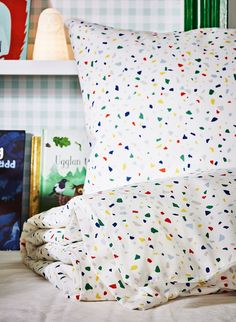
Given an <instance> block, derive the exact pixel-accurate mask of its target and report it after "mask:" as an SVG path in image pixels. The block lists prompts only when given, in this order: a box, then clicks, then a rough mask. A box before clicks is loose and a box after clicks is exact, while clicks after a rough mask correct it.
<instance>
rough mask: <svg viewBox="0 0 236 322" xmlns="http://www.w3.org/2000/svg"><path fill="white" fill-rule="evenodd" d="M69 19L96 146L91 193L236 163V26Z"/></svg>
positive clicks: (88, 187)
mask: <svg viewBox="0 0 236 322" xmlns="http://www.w3.org/2000/svg"><path fill="white" fill-rule="evenodd" d="M68 26H69V31H70V38H71V42H72V45H73V50H74V55H75V59H76V62H77V66H78V73H79V80H80V84H81V89H82V95H83V102H84V107H85V114H86V126H87V130H88V133H89V139H90V145H91V154H90V159H89V163H88V169H87V171H88V172H87V178H86V184H85V192H86V193H92V192H97V191H100V190H101V191H102V190H104V189H110V188H114V187H119V186H122V185H124V184H129V183H137V182H143V181H148V180H154V179H157V178H164V177H175V176H181V175H186V174H189V173H192V172H194V171H196V170H198V169H201V170H209V171H211V170H214V169H217V168H221V169H227V168H230V167H233V166H234V165H235V162H236V157H235V155H236V154H235V151H236V143H235V142H236V109H235V101H236V90H235V88H236V87H235V80H236V69H235V56H236V31H235V30H233V29H228V30H227V29H217V28H213V29H200V30H199V29H198V30H191V31H189V32H174V33H163V34H158V33H150V32H137V31H127V30H118V29H113V28H111V27H106V26H101V25H97V24H92V23H86V22H83V21H80V20H70V21H69V23H68Z"/></svg>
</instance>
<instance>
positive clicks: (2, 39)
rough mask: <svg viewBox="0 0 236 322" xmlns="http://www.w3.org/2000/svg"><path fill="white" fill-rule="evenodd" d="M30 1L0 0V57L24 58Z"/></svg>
mask: <svg viewBox="0 0 236 322" xmlns="http://www.w3.org/2000/svg"><path fill="white" fill-rule="evenodd" d="M30 2H31V0H18V1H15V0H1V1H0V59H6V60H10V59H26V56H27V47H28V33H29V18H30Z"/></svg>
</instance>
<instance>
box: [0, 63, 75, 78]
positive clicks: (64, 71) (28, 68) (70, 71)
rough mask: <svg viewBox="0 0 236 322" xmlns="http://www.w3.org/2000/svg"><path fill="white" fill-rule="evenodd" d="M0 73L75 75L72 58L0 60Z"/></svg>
mask: <svg viewBox="0 0 236 322" xmlns="http://www.w3.org/2000/svg"><path fill="white" fill-rule="evenodd" d="M0 75H77V69H76V63H75V61H74V60H61V61H55V60H0Z"/></svg>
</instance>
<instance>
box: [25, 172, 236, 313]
mask: <svg viewBox="0 0 236 322" xmlns="http://www.w3.org/2000/svg"><path fill="white" fill-rule="evenodd" d="M33 218H34V217H33ZM36 218H37V220H38V223H37V224H34V219H30V220H29V222H28V223H26V224H25V225H24V231H23V233H22V239H21V242H22V252H23V258H24V261H25V263H26V264H27V265H29V266H30V267H31V268H33V269H34V270H35V271H36V272H38V273H41V274H42V275H44V276H45V277H46V278H48V279H49V280H50V281H51V282H52V283H53V284H54V285H57V286H58V287H59V288H61V289H64V290H65V289H66V293H67V295H69V296H72V297H73V298H77V299H79V300H102V299H116V300H117V301H119V302H120V303H121V304H123V305H124V306H126V307H128V308H131V309H147V308H150V307H153V306H156V305H159V304H161V303H165V302H166V301H168V300H169V299H173V298H176V297H177V296H187V295H197V294H208V293H212V292H217V291H220V290H235V289H236V169H230V170H227V171H226V170H217V171H215V172H212V173H201V172H199V173H195V174H193V175H191V176H189V177H183V178H180V177H178V178H174V179H167V180H164V181H155V182H145V183H141V184H140V183H139V184H137V185H131V186H125V187H121V188H119V189H114V190H109V191H104V192H100V193H97V194H92V195H84V196H79V197H75V198H73V199H72V200H71V201H69V202H68V204H67V205H66V206H63V207H58V208H54V209H51V210H50V211H48V212H44V213H42V214H39V215H38V216H37V217H36ZM39 222H40V223H39ZM52 222H53V223H55V222H57V224H58V223H59V222H60V225H64V226H63V227H65V228H66V227H67V225H68V226H70V227H71V226H73V227H76V229H78V232H79V233H78V240H77V241H76V243H75V247H72V246H70V247H68V249H69V252H68V254H67V255H68V258H70V261H68V263H72V264H71V265H67V266H68V267H70V269H71V271H72V272H73V277H71V276H72V275H71V276H70V277H69V274H67V273H66V271H65V269H64V270H62V272H61V273H62V274H61V276H65V277H64V278H63V279H64V280H66V279H68V278H70V287H65V285H63V286H62V285H61V284H60V283H59V281H58V279H57V280H53V278H52V276H54V279H55V276H57V277H58V276H60V275H58V271H57V270H56V265H66V264H64V263H62V261H59V262H52V263H51V264H53V265H54V266H53V267H52V266H51V267H52V268H51V270H50V274H49V273H48V275H47V273H46V268H44V271H43V273H42V270H41V272H40V267H39V266H40V265H41V266H42V262H41V261H42V260H41V259H39V257H40V256H38V254H36V252H35V251H32V252H31V250H30V249H29V248H28V249H27V247H26V245H27V243H28V242H30V241H29V239H28V236H29V235H30V234H29V233H28V232H27V231H28V229H29V228H30V229H32V226H35V230H36V231H37V229H41V228H40V227H43V229H48V228H49V227H48V226H49V225H50V227H51V228H55V227H53V225H54V224H52ZM72 222H73V225H71V223H72ZM29 225H30V226H29ZM57 227H59V226H57ZM79 238H82V241H81V239H79ZM60 241H61V240H60ZM73 241H75V239H73ZM54 244H59V245H60V247H62V244H61V242H59V243H54ZM45 245H47V244H45ZM69 245H73V242H71V244H70V243H69ZM34 247H36V248H37V245H36V243H35V245H34ZM39 247H42V246H39ZM46 247H47V246H46ZM51 258H53V256H52V257H51ZM47 263H48V262H47ZM46 266H47V264H45V267H46ZM67 266H66V267H67ZM47 267H48V266H47ZM59 268H60V266H59ZM59 271H60V269H59ZM49 275H50V277H49ZM65 284H66V283H65Z"/></svg>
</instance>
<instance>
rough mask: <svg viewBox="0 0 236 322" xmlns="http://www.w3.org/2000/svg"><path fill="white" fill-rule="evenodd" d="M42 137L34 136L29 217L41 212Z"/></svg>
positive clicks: (32, 142)
mask: <svg viewBox="0 0 236 322" xmlns="http://www.w3.org/2000/svg"><path fill="white" fill-rule="evenodd" d="M40 163H41V137H40V136H35V135H34V136H32V140H31V162H30V196H29V217H32V216H34V215H35V214H37V213H38V212H39V191H40Z"/></svg>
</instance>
